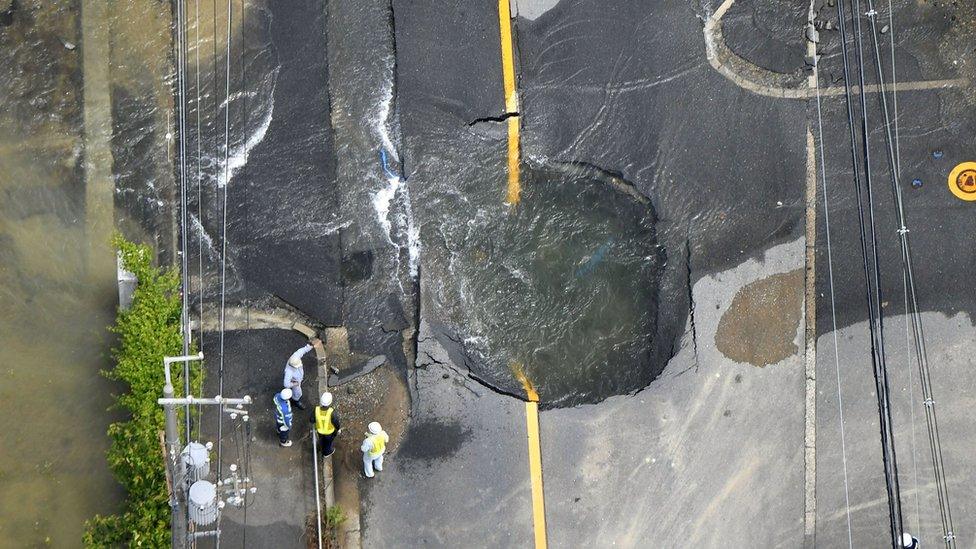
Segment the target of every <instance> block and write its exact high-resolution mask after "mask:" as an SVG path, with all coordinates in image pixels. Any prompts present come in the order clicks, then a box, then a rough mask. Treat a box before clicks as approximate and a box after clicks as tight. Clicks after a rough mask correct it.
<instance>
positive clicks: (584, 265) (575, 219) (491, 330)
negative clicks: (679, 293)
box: [441, 166, 664, 406]
mask: <svg viewBox="0 0 976 549" xmlns="http://www.w3.org/2000/svg"><path fill="white" fill-rule="evenodd" d="M656 221H657V220H656V218H655V215H654V213H653V210H652V208H651V207H650V205H649V204H647V203H645V202H643V201H641V200H640V199H638V198H635V196H634V195H631V194H628V193H626V192H623V191H622V190H620V189H617V188H614V187H613V185H612V182H611V181H609V180H600V179H599V178H597V177H594V175H593V174H589V173H586V172H584V171H580V170H569V171H568V172H567V171H556V170H549V169H537V168H530V167H528V166H526V167H525V170H524V171H523V195H522V199H521V202H520V203H519V205H518V206H517V207H516V208H512V209H511V210H510V211H509V212H507V213H503V214H502V215H497V216H493V215H487V214H486V215H476V216H475V217H473V218H463V219H462V218H458V219H447V220H445V222H444V224H443V225H442V227H441V231H442V233H443V234H444V238H445V239H446V240H447V241H450V242H451V243H452V249H451V252H450V253H451V256H450V259H449V261H450V271H451V274H452V279H451V280H450V281H447V284H449V285H452V286H454V287H453V288H452V289H451V290H452V293H453V294H454V295H455V296H456V299H457V300H458V307H457V308H456V309H455V311H456V323H457V325H458V326H461V328H460V331H461V334H460V335H461V338H462V341H461V342H459V343H460V344H461V345H462V346H463V348H464V353H465V355H466V359H465V362H466V363H467V365H468V367H469V368H471V370H472V373H473V374H474V375H476V376H477V377H479V378H480V379H482V380H483V381H486V382H488V383H489V384H491V385H493V386H495V387H497V388H500V389H502V390H504V391H508V392H511V393H514V394H519V395H522V394H524V392H525V390H524V388H523V387H522V383H521V382H520V378H521V377H522V376H523V375H524V377H525V378H527V380H528V381H529V382H530V383H531V384H532V385H533V387H534V389H535V390H536V391H538V393H539V396H540V399H541V401H542V402H543V404H544V405H546V406H565V405H573V404H578V403H580V402H593V401H596V400H602V399H603V398H605V397H606V396H608V395H612V394H620V393H626V392H629V391H632V390H636V389H639V388H641V387H643V386H645V385H646V384H647V383H649V382H650V380H651V379H652V378H653V375H654V373H655V372H654V371H653V365H654V363H655V361H654V360H653V357H652V350H653V347H654V343H655V342H653V341H652V339H653V337H652V335H651V334H654V333H655V331H656V324H657V283H658V279H659V276H660V270H661V268H662V266H663V264H664V259H663V257H662V256H661V254H660V251H659V249H658V248H657V246H656V243H655V239H656V234H655V223H656Z"/></svg>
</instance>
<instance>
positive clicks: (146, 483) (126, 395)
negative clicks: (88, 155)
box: [84, 235, 201, 547]
mask: <svg viewBox="0 0 976 549" xmlns="http://www.w3.org/2000/svg"><path fill="white" fill-rule="evenodd" d="M112 244H113V245H114V246H115V248H116V249H118V251H119V253H120V255H121V257H122V263H123V265H124V266H125V268H126V269H127V270H129V271H131V272H133V273H135V275H136V277H137V278H138V280H139V284H138V287H137V288H136V290H135V294H134V296H133V301H132V307H131V308H130V309H129V310H128V311H119V314H118V317H117V318H116V321H115V326H113V327H112V331H113V332H114V333H115V334H116V335H117V336H118V342H117V344H116V347H115V348H114V349H112V355H113V358H114V359H115V366H114V367H113V368H112V369H111V370H108V371H105V372H103V374H104V375H105V376H107V377H108V378H110V379H113V380H116V381H119V382H121V383H122V384H123V385H124V386H125V389H124V391H123V393H122V394H120V395H119V396H118V397H117V401H116V404H115V406H116V407H118V408H120V409H122V410H125V411H126V413H127V415H128V419H126V420H125V421H121V422H118V423H113V424H112V425H111V426H109V429H108V434H109V436H110V437H111V439H112V446H111V448H110V449H109V451H108V462H109V467H111V469H112V471H113V472H114V473H115V476H116V478H117V479H118V481H119V482H120V483H121V484H122V485H123V486H124V487H125V489H126V492H127V494H128V496H127V499H126V501H125V502H124V504H123V508H122V510H121V511H120V512H119V513H118V514H115V515H110V516H96V517H94V518H93V519H91V520H90V521H88V525H87V532H86V533H85V537H84V543H85V545H86V546H87V547H118V546H129V547H168V546H169V545H170V507H169V502H168V498H167V490H166V474H165V469H164V465H163V453H162V447H161V444H160V439H159V432H160V431H161V430H162V429H163V425H164V421H163V409H162V407H160V406H159V405H158V404H157V403H156V399H157V398H159V397H160V396H162V387H163V357H164V356H167V355H179V354H182V351H183V339H182V335H181V333H180V313H181V302H180V292H179V289H180V280H179V276H178V273H177V272H176V271H175V270H174V269H164V268H159V267H155V266H153V253H152V250H151V249H150V248H149V247H148V246H145V245H141V244H134V243H132V242H129V241H127V240H125V239H124V238H122V237H121V236H118V235H116V236H115V237H114V238H113V240H112ZM176 373H177V372H174V374H176ZM199 375H201V374H200V373H195V374H194V377H195V378H196V379H194V380H193V386H194V387H197V386H199V382H200V380H199V377H197V376H199ZM173 385H174V386H176V387H177V391H178V392H179V387H181V386H182V381H180V382H177V380H176V379H174V380H173Z"/></svg>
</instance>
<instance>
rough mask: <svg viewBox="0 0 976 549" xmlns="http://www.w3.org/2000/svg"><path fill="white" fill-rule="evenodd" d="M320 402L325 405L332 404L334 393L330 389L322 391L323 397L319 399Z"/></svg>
mask: <svg viewBox="0 0 976 549" xmlns="http://www.w3.org/2000/svg"><path fill="white" fill-rule="evenodd" d="M319 404H321V405H322V406H325V407H329V406H332V393H330V392H328V391H326V392H324V393H322V398H320V399H319Z"/></svg>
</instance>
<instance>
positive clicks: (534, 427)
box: [512, 364, 548, 549]
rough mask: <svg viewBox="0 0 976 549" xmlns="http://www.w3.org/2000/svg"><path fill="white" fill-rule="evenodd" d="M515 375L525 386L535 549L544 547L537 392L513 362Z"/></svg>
mask: <svg viewBox="0 0 976 549" xmlns="http://www.w3.org/2000/svg"><path fill="white" fill-rule="evenodd" d="M512 371H513V372H514V373H515V377H517V378H518V379H519V381H521V382H522V385H523V386H524V387H525V394H526V395H527V396H528V402H526V403H525V431H526V434H527V436H528V439H529V480H530V482H531V483H532V522H533V525H534V530H535V547H536V549H546V547H547V545H548V544H547V541H546V500H545V494H544V493H543V491H542V446H541V443H540V442H539V394H538V393H537V392H536V390H535V387H533V386H532V382H531V381H529V380H528V378H527V377H525V373H524V372H523V371H522V365H521V364H513V365H512Z"/></svg>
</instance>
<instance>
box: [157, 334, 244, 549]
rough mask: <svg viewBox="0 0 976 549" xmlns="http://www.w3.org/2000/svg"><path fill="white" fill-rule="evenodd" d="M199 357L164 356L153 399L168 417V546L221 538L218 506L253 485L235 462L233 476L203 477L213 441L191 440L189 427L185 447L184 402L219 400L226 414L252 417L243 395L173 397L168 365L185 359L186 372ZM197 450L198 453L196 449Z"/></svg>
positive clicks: (238, 502) (240, 500)
mask: <svg viewBox="0 0 976 549" xmlns="http://www.w3.org/2000/svg"><path fill="white" fill-rule="evenodd" d="M198 360H203V353H197V354H195V355H181V356H173V357H164V358H163V368H164V372H165V376H166V377H165V379H166V383H165V385H164V386H163V398H160V399H157V401H156V402H157V403H158V404H160V405H161V406H162V407H163V410H164V412H165V417H166V423H165V446H166V449H165V450H166V456H165V457H166V459H165V464H166V469H167V471H168V472H169V475H170V478H171V479H172V483H173V490H172V493H171V494H170V501H169V503H170V507H171V509H172V546H173V547H174V548H177V549H178V548H183V547H189V546H191V545H192V541H193V540H196V539H198V538H201V537H206V536H214V537H215V538H216V539H217V540H219V539H220V527H219V525H220V514H221V509H223V507H224V506H225V505H226V504H228V503H229V504H231V505H233V506H235V507H241V506H243V505H245V504H246V495H247V494H248V493H252V494H253V493H254V492H255V491H256V490H257V489H256V488H254V487H252V486H250V484H251V479H250V478H249V477H247V476H246V474H247V471H245V472H244V474H245V476H244V477H243V478H242V477H241V476H240V475H239V474H238V467H237V465H236V464H235V465H231V466H230V471H231V476H230V477H229V478H227V479H216V482H215V483H214V482H210V481H209V480H206V478H204V477H207V476H209V473H210V467H209V463H210V461H209V460H210V458H209V451H210V449H211V448H212V447H213V444H211V443H207V445H206V446H204V445H201V444H199V443H197V442H191V441H190V440H189V438H190V433H189V432H187V433H186V436H187V444H186V446H185V448H184V445H183V443H182V441H181V438H180V432H179V427H178V423H177V409H178V408H179V407H185V409H186V410H187V412H186V413H187V414H189V411H190V407H191V406H192V405H200V406H217V410H218V413H221V414H223V413H227V414H230V416H231V418H232V419H237V418H238V417H240V419H241V420H242V421H245V422H247V421H249V419H250V418H249V416H248V414H247V411H246V410H245V408H244V407H245V406H247V405H249V404H251V402H252V400H251V397H250V396H247V395H245V396H244V397H243V398H224V397H223V396H221V395H216V396H214V397H212V398H198V397H194V396H193V395H190V394H187V395H186V396H185V397H182V398H176V396H175V388H174V387H173V379H172V374H171V372H170V365H171V364H173V363H183V364H184V370H183V371H184V372H185V373H187V374H186V375H188V372H189V363H190V362H193V361H198ZM218 443H219V441H218ZM246 443H247V441H245V444H246ZM201 453H202V457H200V455H199V454H201ZM221 490H222V492H221ZM222 496H225V497H222ZM210 524H214V525H215V526H214V528H213V529H206V530H200V531H197V530H196V527H204V526H208V525H210Z"/></svg>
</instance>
